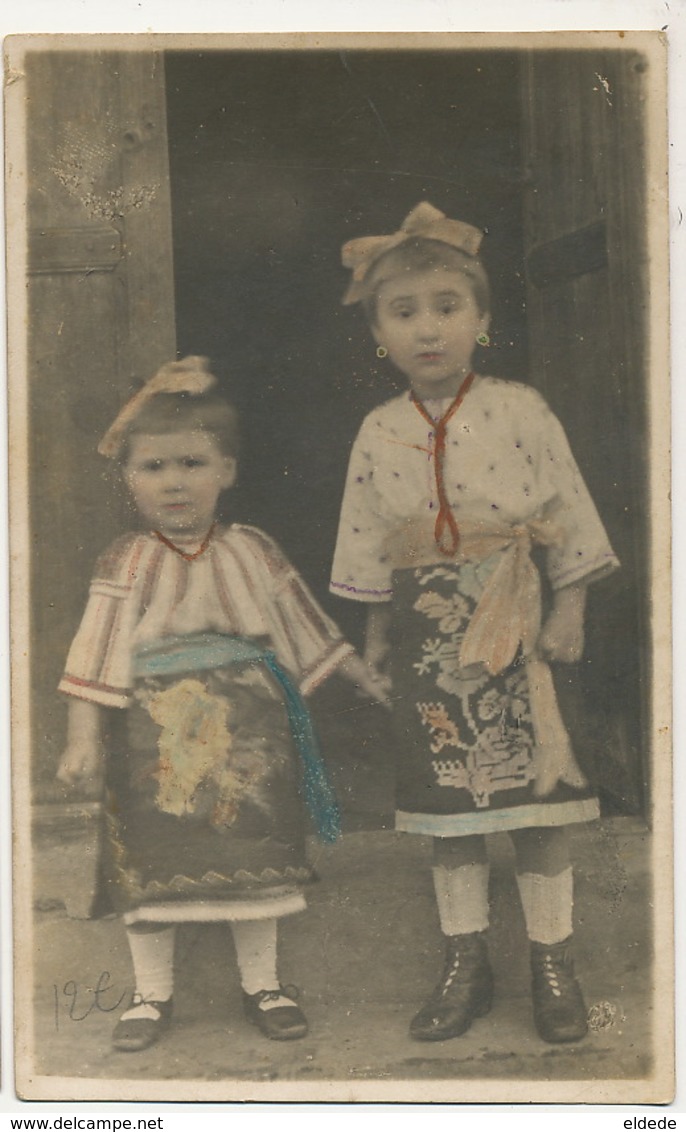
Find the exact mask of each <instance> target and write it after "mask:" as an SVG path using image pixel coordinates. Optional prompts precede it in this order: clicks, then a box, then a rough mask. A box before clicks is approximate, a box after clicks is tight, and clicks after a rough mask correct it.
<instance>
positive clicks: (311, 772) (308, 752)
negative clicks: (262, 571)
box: [133, 633, 341, 842]
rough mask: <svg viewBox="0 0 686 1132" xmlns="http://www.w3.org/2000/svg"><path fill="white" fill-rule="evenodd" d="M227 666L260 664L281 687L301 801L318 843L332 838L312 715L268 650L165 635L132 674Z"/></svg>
mask: <svg viewBox="0 0 686 1132" xmlns="http://www.w3.org/2000/svg"><path fill="white" fill-rule="evenodd" d="M230 664H264V666H265V668H268V669H269V671H270V672H271V673H272V675H273V676H274V677H275V679H276V680H277V681H278V683H279V684H280V686H281V688H282V689H283V692H284V697H285V702H286V711H287V713H288V722H289V725H290V729H291V734H292V736H293V740H294V742H295V745H296V747H297V750H298V754H299V756H300V760H301V762H302V769H303V779H302V783H303V784H302V791H303V796H304V798H305V804H306V806H307V809H308V811H309V813H310V816H311V818H312V820H313V822H314V824H315V827H316V829H317V832H318V833H319V836H320V837H321V839H322V841H330V842H331V841H336V839H337V838H338V837H339V836H340V832H341V815H340V810H339V807H338V802H337V801H336V795H335V793H334V790H333V786H332V785H331V781H330V779H329V776H328V774H327V771H326V767H325V765H324V762H323V760H322V757H321V754H320V752H319V746H318V743H317V737H316V735H315V733H314V728H313V726H312V718H311V716H310V713H309V711H308V709H307V705H306V704H305V701H304V699H303V697H302V696H301V694H300V692H299V690H298V689H297V688H296V686H295V685H294V683H293V681H292V680H291V678H290V677H289V675H288V673H287V672H285V671H284V669H283V668H282V667H281V665H280V664H279V662H278V660H277V659H276V656H275V654H274V653H273V652H272V651H271V650H270V649H266V648H263V647H261V646H260V645H257V644H255V643H254V642H253V641H250V640H248V639H247V638H245V637H229V636H224V635H223V634H220V633H195V634H193V635H192V636H188V637H168V638H166V639H165V640H163V641H156V642H155V643H154V644H151V645H144V646H143V647H141V648H139V649H138V651H137V652H136V654H135V656H134V659H133V674H134V676H135V677H142V676H174V675H176V674H179V675H180V674H181V673H183V672H198V671H201V670H202V669H208V668H224V667H226V666H227V665H230Z"/></svg>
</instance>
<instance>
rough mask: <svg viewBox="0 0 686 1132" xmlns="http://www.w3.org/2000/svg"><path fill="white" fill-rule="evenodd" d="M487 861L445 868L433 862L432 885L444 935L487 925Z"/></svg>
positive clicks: (474, 930) (478, 930) (471, 930)
mask: <svg viewBox="0 0 686 1132" xmlns="http://www.w3.org/2000/svg"><path fill="white" fill-rule="evenodd" d="M488 872H489V868H488V865H487V864H478V865H462V866H460V868H459V869H447V868H446V867H445V866H444V865H435V866H434V869H433V876H434V889H435V891H436V901H437V903H438V914H439V916H440V919H441V931H442V932H443V934H444V935H467V934H468V933H470V932H482V931H485V929H486V928H487V927H488Z"/></svg>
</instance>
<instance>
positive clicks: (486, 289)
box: [361, 236, 491, 325]
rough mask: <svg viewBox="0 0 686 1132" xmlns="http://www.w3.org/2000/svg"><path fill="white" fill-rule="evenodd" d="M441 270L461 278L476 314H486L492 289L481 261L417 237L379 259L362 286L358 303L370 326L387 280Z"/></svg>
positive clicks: (441, 244)
mask: <svg viewBox="0 0 686 1132" xmlns="http://www.w3.org/2000/svg"><path fill="white" fill-rule="evenodd" d="M441 269H443V270H446V271H456V272H459V274H460V275H464V277H465V278H466V279H467V280H468V282H469V283H470V285H471V288H472V293H473V295H474V300H475V302H476V305H477V306H478V308H479V313H480V314H488V312H489V311H490V309H491V288H490V285H489V282H488V276H487V275H486V272H485V270H484V266H483V264H482V262H481V260H480V259H477V257H476V256H473V255H469V254H468V253H467V252H464V251H462V250H461V248H455V247H453V246H452V245H451V244H445V243H443V242H442V241H440V240H430V239H427V238H426V237H424V236H417V237H415V238H414V239H411V240H405V241H404V242H403V243H402V244H399V245H398V246H397V247H395V248H391V250H390V251H388V252H386V253H385V254H384V255H382V256H380V257H379V259H378V260H377V261H376V263H374V265H373V266H372V268H371V270H370V271H369V273H368V275H367V277H366V279H365V280H364V282H363V283H362V295H361V301H362V306H363V308H364V312H365V314H366V316H367V319H368V320H369V322H370V323H371V324H372V325H374V323H375V322H376V318H377V301H378V298H379V291H380V290H381V287H382V285H383V284H384V283H387V282H388V281H389V279H395V278H396V277H397V276H398V275H402V274H404V273H405V272H407V273H408V274H409V273H410V272H415V271H436V270H441Z"/></svg>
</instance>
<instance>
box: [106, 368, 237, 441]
mask: <svg viewBox="0 0 686 1132" xmlns="http://www.w3.org/2000/svg"><path fill="white" fill-rule="evenodd" d="M208 364H209V363H208V359H207V358H202V357H197V356H194V355H190V356H189V357H187V358H182V359H181V361H179V362H166V363H165V365H163V366H162V367H161V368H160V369H158V371H157V373H156V374H154V375H153V377H151V378H150V379H149V380H148V381H146V383H145V385H144V386H143V388H142V389H139V390H138V392H137V393H134V395H133V397H131V399H130V400H129V401H127V402H126V404H125V405H124V408H123V409H122V410H121V411H120V413H119V414H118V416H117V417H116V419H115V420H114V423H113V424H111V425H110V427H109V428H108V430H107V432H106V433H105V435H104V436H103V438H102V440H101V441H100V443H99V445H98V452H99V453H100V455H101V456H109V457H113V456H118V455H119V452H120V451H121V447H122V443H123V440H124V436H125V435H126V430H127V428H128V426H129V425H130V424H131V421H133V420H135V418H136V417H137V416H138V414H139V413H140V411H141V409H142V408H143V406H144V405H146V404H147V403H148V401H150V400H151V398H153V397H156V396H157V394H158V393H189V394H190V395H191V396H192V397H197V396H199V395H200V394H201V393H206V392H207V390H208V389H211V388H212V386H213V385H215V384H216V380H217V379H216V377H215V376H214V374H212V373H210V371H209V369H208V368H207V367H208Z"/></svg>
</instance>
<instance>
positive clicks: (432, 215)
mask: <svg viewBox="0 0 686 1132" xmlns="http://www.w3.org/2000/svg"><path fill="white" fill-rule="evenodd" d="M418 236H420V237H421V238H422V239H424V240H438V242H439V243H442V244H450V245H451V246H452V247H454V248H459V249H460V251H463V252H465V253H466V254H467V255H472V256H475V255H477V254H478V251H479V248H480V247H481V240H482V238H483V232H481V231H480V229H479V228H474V227H473V226H472V225H471V224H465V223H464V222H463V221H462V220H449V219H448V217H447V216H446V215H445V213H443V212H440V211H439V210H438V209H437V208H434V206H433V205H432V204H429V202H428V201H422V202H421V203H420V204H418V205H416V206H415V208H413V209H412V211H411V212H409V213H408V215H407V216H406V217H405V219H404V220H403V222H402V224H401V225H400V228H399V230H398V231H397V232H394V233H393V234H392V235H391V236H361V237H360V238H359V239H356V240H348V242H347V244H344V245H343V248H342V251H341V260H342V262H343V266H344V267H349V268H350V269H351V270H352V273H353V276H352V281H351V283H350V286H349V287H348V290H347V291H346V293H345V295H344V296H343V304H344V305H345V306H348V305H349V304H350V303H357V302H359V300H360V299H361V298H362V296H363V293H364V288H363V286H362V284H363V283H364V280H365V279H366V277H367V274H368V272H369V270H370V268H371V267H372V265H373V264H374V263H376V261H377V260H378V259H379V258H380V257H381V256H382V255H385V254H386V252H390V251H391V250H392V249H393V248H397V247H398V245H399V244H403V243H405V241H406V240H412V239H416V238H417V237H418Z"/></svg>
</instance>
